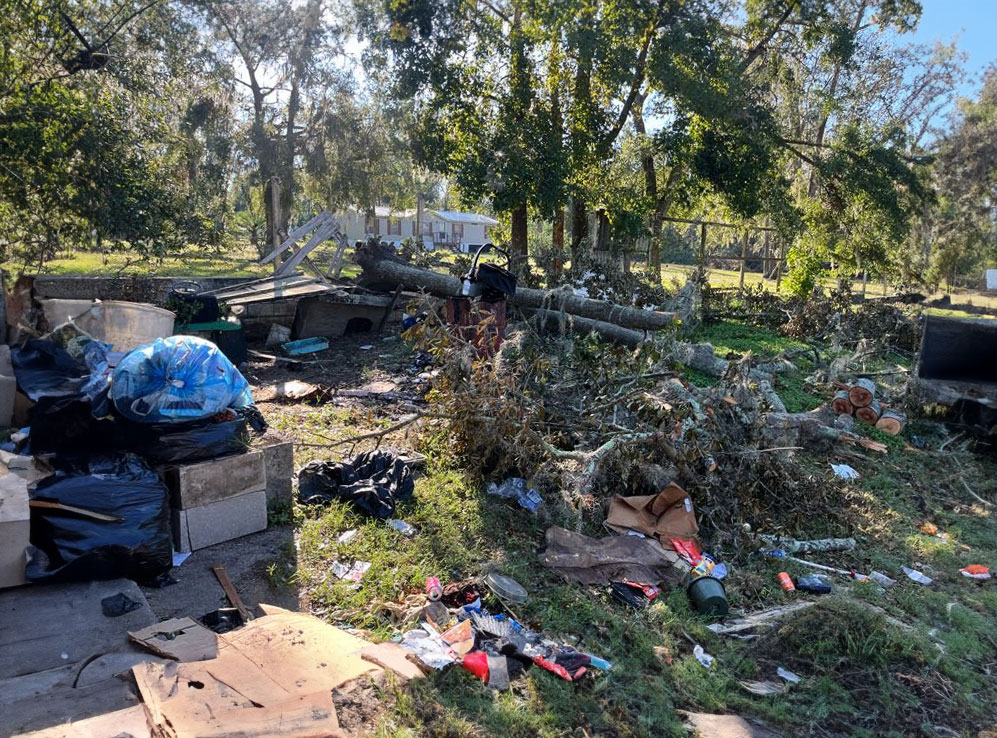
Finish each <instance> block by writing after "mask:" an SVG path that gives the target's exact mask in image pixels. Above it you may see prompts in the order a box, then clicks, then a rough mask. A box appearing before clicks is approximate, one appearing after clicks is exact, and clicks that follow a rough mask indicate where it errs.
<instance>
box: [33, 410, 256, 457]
mask: <svg viewBox="0 0 997 738" xmlns="http://www.w3.org/2000/svg"><path fill="white" fill-rule="evenodd" d="M229 415H230V416H231V418H230V419H228V420H221V421H217V420H215V419H210V420H199V421H194V422H191V423H162V424H147V425H143V424H141V423H133V422H131V421H129V420H125V419H124V418H114V417H106V418H95V417H94V415H93V412H92V405H91V402H90V400H89V398H87V397H85V396H83V395H74V396H69V397H43V398H42V399H41V400H39V402H38V404H37V405H35V406H34V407H33V408H31V413H30V418H31V436H30V450H31V453H32V454H48V453H55V454H82V453H96V454H106V453H109V452H133V453H137V454H139V455H140V456H143V457H145V458H146V459H148V460H149V461H150V462H151V463H153V464H176V463H183V462H188V461H204V460H206V459H214V458H217V457H219V456H228V455H230V454H236V453H242V452H244V451H245V450H246V448H247V446H248V443H249V433H248V430H247V427H246V425H247V422H246V418H245V417H243V416H242V415H238V414H236V413H234V412H233V413H229Z"/></svg>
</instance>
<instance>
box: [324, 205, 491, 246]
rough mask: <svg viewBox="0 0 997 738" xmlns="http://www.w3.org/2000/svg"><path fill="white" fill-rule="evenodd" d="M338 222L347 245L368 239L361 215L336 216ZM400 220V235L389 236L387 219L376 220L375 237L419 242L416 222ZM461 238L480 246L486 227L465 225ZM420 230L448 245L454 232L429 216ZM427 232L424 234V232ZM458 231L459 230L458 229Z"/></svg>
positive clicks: (452, 238) (410, 218)
mask: <svg viewBox="0 0 997 738" xmlns="http://www.w3.org/2000/svg"><path fill="white" fill-rule="evenodd" d="M336 217H337V219H338V220H339V222H340V223H341V224H342V226H343V229H344V230H345V232H346V238H347V240H348V241H349V243H351V244H352V243H356V242H357V241H366V240H367V237H368V235H369V234H368V233H367V229H366V223H367V219H366V217H365V216H364V215H363V214H362V213H357V212H355V211H350V212H346V213H343V214H340V215H337V216H336ZM400 220H401V234H389V233H388V219H387V218H376V221H377V236H378V237H379V238H381V239H383V240H386V241H402V240H404V239H406V238H412V237H415V238H416V239H417V240H420V234H418V233H416V221H415V217H402V218H400ZM463 226H464V234H463V237H462V238H460V239H459V240H460V241H462V242H463V243H465V244H468V245H471V246H480V245H481V244H483V243H487V241H488V233H487V230H488V226H485V225H479V224H472V223H465V224H463ZM422 228H423V232H424V233H425V235H432V237H433V239H434V240H437V241H438V240H439V235H440V234H441V233H442V234H445V239H444V240H445V241H446V242H448V243H450V242H452V241H454V240H455V239H454V235H453V233H454V231H453V224H452V223H445V222H443V221H442V220H438V219H436V218H433V217H432V216H430V215H428V214H427V215H425V216H424V218H423V222H422ZM427 230H428V231H429V232H428V233H426V231H427ZM458 230H459V229H458Z"/></svg>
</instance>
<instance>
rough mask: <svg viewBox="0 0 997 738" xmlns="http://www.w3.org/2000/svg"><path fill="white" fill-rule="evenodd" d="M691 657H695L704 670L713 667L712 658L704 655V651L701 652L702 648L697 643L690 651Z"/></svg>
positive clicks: (706, 654)
mask: <svg viewBox="0 0 997 738" xmlns="http://www.w3.org/2000/svg"><path fill="white" fill-rule="evenodd" d="M692 655H693V656H695V657H696V661H698V662H699V663H700V664H702V665H703V668H704V669H709V668H710V667H711V666H712V665H713V659H714V657H713V656H710V654H708V653H706V651H704V650H703V647H702V646H700V645H699V644H698V643H697V644H696V646H695V648H693V649H692Z"/></svg>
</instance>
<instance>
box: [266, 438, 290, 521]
mask: <svg viewBox="0 0 997 738" xmlns="http://www.w3.org/2000/svg"><path fill="white" fill-rule="evenodd" d="M260 450H261V451H262V452H263V465H264V466H265V467H266V475H267V507H268V508H274V507H281V506H284V505H290V504H291V498H292V496H293V489H292V480H293V477H294V444H293V443H291V442H290V441H285V442H278V443H270V444H267V445H266V446H264V447H263V448H262V449H260Z"/></svg>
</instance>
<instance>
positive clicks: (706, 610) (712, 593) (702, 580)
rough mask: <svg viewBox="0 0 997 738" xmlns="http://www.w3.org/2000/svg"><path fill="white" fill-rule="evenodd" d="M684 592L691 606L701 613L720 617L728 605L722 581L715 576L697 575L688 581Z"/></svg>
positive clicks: (727, 608) (724, 613)
mask: <svg viewBox="0 0 997 738" xmlns="http://www.w3.org/2000/svg"><path fill="white" fill-rule="evenodd" d="M686 594H688V595H689V599H690V600H691V601H692V606H693V607H695V608H696V611H697V612H700V613H702V614H703V615H710V616H712V617H716V618H722V617H723V616H724V615H726V614H727V611H728V610H729V609H730V606H729V605H728V604H727V591H726V590H725V589H724V583H723V582H721V581H720V580H719V579H717V578H716V577H697V578H696V579H693V580H692V581H691V582H689V586H688V587H687V588H686Z"/></svg>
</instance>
